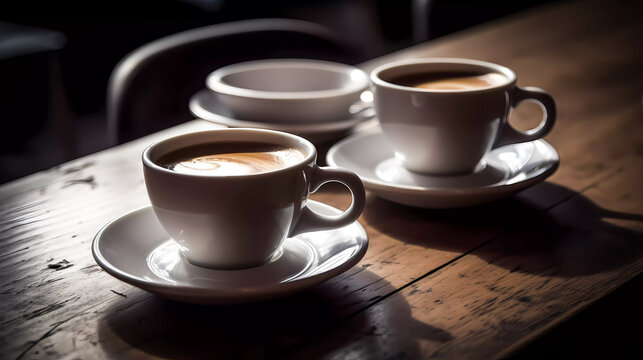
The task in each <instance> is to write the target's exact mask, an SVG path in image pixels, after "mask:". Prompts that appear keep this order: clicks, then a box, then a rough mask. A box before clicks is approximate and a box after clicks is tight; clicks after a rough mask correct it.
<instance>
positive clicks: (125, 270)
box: [92, 200, 368, 304]
mask: <svg viewBox="0 0 643 360" xmlns="http://www.w3.org/2000/svg"><path fill="white" fill-rule="evenodd" d="M307 206H308V207H310V208H311V209H312V210H314V211H315V212H318V213H321V214H324V215H338V214H340V213H341V212H340V211H339V210H337V209H335V208H333V207H331V206H328V205H325V204H322V203H319V202H316V201H312V200H309V201H308V203H307ZM367 248H368V237H367V235H366V231H365V230H364V228H363V227H362V226H361V225H360V224H359V223H358V222H354V223H353V224H351V225H348V226H345V227H342V228H339V229H333V230H327V231H316V232H310V233H304V234H301V235H297V236H296V237H293V238H288V239H286V240H284V243H283V245H282V249H281V251H280V252H279V253H277V254H275V256H274V257H273V259H272V260H271V261H269V262H268V263H266V264H264V265H261V266H257V267H253V268H248V269H241V270H215V269H208V268H203V267H199V266H195V265H192V264H190V263H189V262H188V261H187V260H185V258H183V256H182V255H181V254H180V252H179V249H178V246H177V245H176V243H175V242H174V240H172V239H170V238H169V236H168V235H167V234H166V232H165V231H164V230H163V228H162V227H161V225H160V224H159V222H158V220H157V219H156V216H155V215H154V211H153V210H152V208H151V207H145V208H142V209H139V210H136V211H133V212H131V213H128V214H125V215H123V216H121V217H119V218H117V219H115V220H113V221H112V222H110V223H109V224H107V225H105V227H103V228H102V229H101V230H100V231H99V232H98V234H97V235H96V237H95V238H94V242H93V244H92V253H93V255H94V259H95V260H96V262H97V263H98V265H100V266H101V267H102V268H103V269H104V270H105V271H106V272H108V273H109V274H111V275H112V276H114V277H116V278H118V279H120V280H122V281H125V282H127V283H129V284H132V285H134V286H137V287H139V288H141V289H144V290H147V291H150V292H153V293H157V294H159V295H161V296H164V297H167V298H170V299H173V300H177V301H183V302H191V303H200V304H225V303H243V302H251V301H259V300H265V299H270V298H275V297H280V296H285V295H288V294H292V293H294V292H297V291H301V290H303V289H305V288H308V287H310V286H313V285H315V284H318V283H320V282H322V281H325V280H328V279H330V278H332V277H334V276H337V275H339V274H341V273H342V272H344V271H346V270H348V269H350V268H351V267H352V266H353V265H355V264H356V263H357V262H358V261H359V260H360V259H361V258H362V257H363V256H364V254H365V253H366V249H367Z"/></svg>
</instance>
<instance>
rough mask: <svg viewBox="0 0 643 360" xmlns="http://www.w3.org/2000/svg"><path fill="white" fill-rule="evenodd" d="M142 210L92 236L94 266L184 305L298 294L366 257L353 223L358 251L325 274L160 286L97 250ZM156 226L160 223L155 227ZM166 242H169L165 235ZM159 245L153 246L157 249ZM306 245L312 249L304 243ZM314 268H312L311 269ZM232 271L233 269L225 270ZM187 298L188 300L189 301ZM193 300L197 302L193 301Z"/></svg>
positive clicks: (364, 244)
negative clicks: (240, 284) (256, 282)
mask: <svg viewBox="0 0 643 360" xmlns="http://www.w3.org/2000/svg"><path fill="white" fill-rule="evenodd" d="M308 202H309V203H311V202H312V203H315V204H316V206H321V207H326V208H329V209H332V210H331V211H336V212H339V211H340V210H338V209H336V208H334V207H332V206H330V205H328V204H325V203H322V202H319V201H314V200H310V199H309V200H308ZM146 211H153V210H152V207H151V206H150V205H146V206H142V207H139V208H138V209H135V210H131V211H128V212H127V213H124V214H122V215H120V216H117V217H115V218H113V219H112V220H110V221H109V222H108V223H106V224H105V225H104V226H103V227H102V228H101V229H100V230H99V231H98V232H97V233H96V235H95V236H94V239H93V241H92V255H93V257H94V260H95V261H96V263H97V264H98V265H99V266H100V267H101V268H102V269H103V270H105V271H106V272H107V273H108V274H110V275H112V276H114V277H115V278H117V279H119V280H121V281H124V282H126V283H128V284H130V285H133V286H136V287H138V288H140V289H143V290H146V291H148V292H153V293H156V294H158V295H160V296H164V297H168V298H173V299H176V300H180V301H186V302H196V303H229V302H231V301H232V300H236V301H235V302H239V303H241V302H248V301H253V298H272V297H279V296H280V295H281V294H283V295H286V294H289V293H293V292H296V291H298V290H299V289H301V288H305V287H307V286H312V285H315V284H318V283H321V282H323V281H326V280H329V279H331V278H333V277H335V276H337V275H339V274H341V273H343V272H344V271H347V270H348V269H350V268H351V267H353V266H355V264H357V263H358V262H359V261H360V260H361V259H362V258H363V257H364V255H365V254H366V251H367V250H368V245H369V239H368V234H367V233H366V230H365V229H364V227H363V226H362V225H361V224H360V223H359V222H357V221H355V222H354V223H353V224H351V225H348V226H356V227H357V230H358V231H359V232H360V235H361V236H360V238H361V239H362V240H361V241H360V243H359V249H358V251H357V252H356V253H355V254H353V256H351V257H350V258H349V259H347V261H344V262H343V263H341V264H339V265H338V266H335V267H333V268H331V269H329V270H327V271H323V272H321V273H318V274H315V275H312V276H308V277H304V278H300V279H294V280H293V281H290V282H287V283H284V282H281V283H269V284H266V285H264V286H253V287H251V288H216V287H208V286H190V285H183V284H182V285H172V284H167V283H161V280H152V279H145V278H142V277H140V276H138V275H135V274H132V273H129V272H127V271H124V270H122V269H121V268H120V267H118V266H117V265H114V264H112V263H110V262H109V261H108V260H107V259H106V258H105V257H104V256H103V254H102V253H101V251H100V249H99V244H100V239H101V237H103V234H104V233H105V232H106V231H109V229H110V228H111V227H112V226H114V224H115V223H117V222H118V221H122V220H124V219H126V218H127V217H131V216H133V215H135V214H137V213H142V212H146ZM159 226H160V224H159ZM167 240H171V238H170V237H169V236H168V237H167ZM160 245H161V243H159V244H157V246H160ZM308 245H309V246H313V245H312V244H310V243H308ZM317 265H319V264H317ZM313 268H315V266H313ZM229 271H234V270H229ZM242 295H246V296H245V298H244V299H240V298H241V297H242ZM190 298H191V300H190ZM194 299H197V300H196V301H195V300H194Z"/></svg>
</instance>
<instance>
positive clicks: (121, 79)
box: [107, 19, 365, 145]
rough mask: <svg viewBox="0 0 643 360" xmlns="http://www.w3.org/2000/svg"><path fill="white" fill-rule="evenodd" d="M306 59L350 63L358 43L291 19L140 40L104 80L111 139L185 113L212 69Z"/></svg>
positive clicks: (153, 128)
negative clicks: (260, 61)
mask: <svg viewBox="0 0 643 360" xmlns="http://www.w3.org/2000/svg"><path fill="white" fill-rule="evenodd" d="M268 58H308V59H320V60H327V61H337V62H342V63H346V64H355V63H357V62H359V61H363V60H365V59H364V58H363V57H362V55H361V54H360V51H359V49H354V48H350V47H348V46H347V45H345V44H344V43H343V41H342V40H341V38H339V37H338V36H336V35H335V34H333V33H332V32H331V31H330V30H329V29H327V28H325V27H322V26H320V25H317V24H314V23H310V22H305V21H299V20H291V19H257V20H245V21H238V22H230V23H224V24H217V25H212V26H207V27H203V28H198V29H193V30H188V31H184V32H181V33H177V34H174V35H171V36H168V37H165V38H161V39H159V40H156V41H153V42H151V43H148V44H146V45H144V46H142V47H140V48H138V49H136V50H134V51H133V52H132V53H130V54H129V55H127V56H126V57H125V58H124V59H122V60H121V61H120V62H119V63H118V65H117V66H116V68H115V69H114V71H113V72H112V75H111V77H110V80H109V85H108V91H107V123H108V136H109V141H110V144H111V145H116V144H120V143H123V142H125V141H129V140H132V139H135V138H138V137H141V136H144V135H146V134H149V133H151V132H155V131H158V130H161V129H164V128H167V127H169V126H172V125H176V124H179V123H181V122H184V121H187V120H190V119H192V118H193V117H192V116H191V115H190V113H189V109H188V101H189V99H190V97H191V96H192V95H194V93H196V92H197V91H198V90H200V89H202V88H204V87H205V79H206V77H207V75H208V74H209V73H210V72H212V71H214V70H215V69H217V68H219V67H221V66H225V65H229V64H232V63H236V62H241V61H249V60H257V59H268Z"/></svg>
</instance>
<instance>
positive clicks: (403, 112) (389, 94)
mask: <svg viewBox="0 0 643 360" xmlns="http://www.w3.org/2000/svg"><path fill="white" fill-rule="evenodd" d="M456 79H460V80H461V81H463V82H465V83H461V84H458V83H457V81H451V80H456ZM460 80H458V81H460ZM371 82H372V83H373V87H374V93H375V94H374V96H375V109H376V113H377V117H378V119H379V122H380V125H381V127H382V132H383V134H384V135H385V137H386V138H387V139H388V141H389V142H390V144H391V146H392V147H393V150H394V151H395V156H396V157H397V158H398V160H399V161H400V162H401V163H402V165H403V166H404V167H406V168H407V169H409V170H411V171H415V172H419V173H426V174H433V175H457V174H467V173H471V172H475V171H477V170H479V169H481V168H482V167H484V156H485V155H486V154H487V153H488V152H489V151H490V150H491V149H493V148H496V147H499V146H503V145H508V144H512V143H519V142H526V141H532V140H536V139H539V138H541V137H543V136H545V135H546V134H547V133H549V131H550V130H551V129H552V127H553V126H554V121H555V120H556V106H555V103H554V100H553V98H552V97H551V96H550V95H549V94H548V93H546V92H545V91H544V90H542V89H539V88H535V87H525V88H520V87H518V86H516V74H515V73H514V72H513V71H512V70H511V69H508V68H506V67H504V66H501V65H497V64H493V63H489V62H485V61H478V60H470V59H455V58H431V59H413V60H402V61H398V62H392V63H388V64H385V65H382V66H380V67H378V68H376V69H374V70H373V71H372V73H371ZM467 82H469V83H467ZM436 83H437V85H436ZM425 84H426V85H425ZM460 85H462V86H460ZM422 86H426V87H427V88H423V87H422ZM525 100H531V101H535V102H536V103H538V104H540V105H541V107H542V109H543V111H544V117H543V120H542V122H541V123H540V125H539V126H538V127H536V128H535V129H532V130H529V131H518V130H516V129H514V128H513V127H511V125H509V122H508V121H507V119H508V116H509V112H510V110H511V109H512V108H513V107H516V106H518V104H520V103H521V102H522V101H525Z"/></svg>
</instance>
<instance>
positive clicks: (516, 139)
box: [493, 87, 556, 148]
mask: <svg viewBox="0 0 643 360" xmlns="http://www.w3.org/2000/svg"><path fill="white" fill-rule="evenodd" d="M525 100H534V101H535V102H536V103H538V104H539V105H540V107H541V108H542V109H543V120H542V121H541V122H540V124H539V125H538V126H536V127H535V128H533V129H531V130H527V131H520V130H516V129H514V128H513V127H512V126H511V125H510V124H509V121H508V120H507V121H505V124H504V125H505V126H504V127H503V129H502V132H501V133H500V135H499V136H498V139H497V140H496V143H495V144H494V146H493V147H494V148H497V147H500V146H504V145H509V144H515V143H522V142H527V141H533V140H536V139H540V138H541V137H543V136H545V135H547V134H548V133H549V132H550V131H551V129H552V128H553V127H554V123H555V122H556V103H555V102H554V99H553V98H552V97H551V95H549V94H548V93H547V92H546V91H545V90H543V89H540V88H537V87H525V88H519V87H516V88H515V89H514V93H513V100H512V103H511V107H512V108H515V107H517V106H518V105H520V103H522V102H523V101H525Z"/></svg>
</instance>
